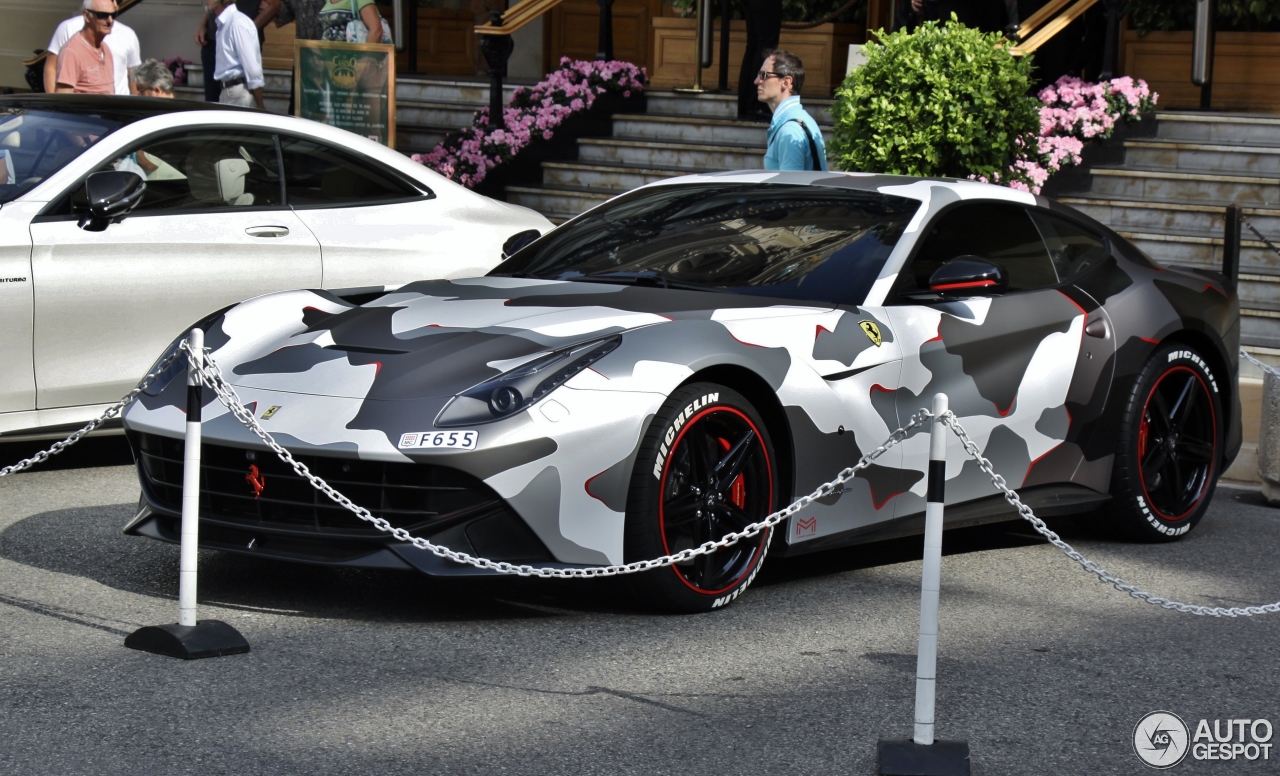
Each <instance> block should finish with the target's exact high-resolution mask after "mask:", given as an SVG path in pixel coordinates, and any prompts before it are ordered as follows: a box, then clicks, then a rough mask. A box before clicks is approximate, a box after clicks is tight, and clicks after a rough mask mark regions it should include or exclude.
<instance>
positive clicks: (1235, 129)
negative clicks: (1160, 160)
mask: <svg viewBox="0 0 1280 776" xmlns="http://www.w3.org/2000/svg"><path fill="white" fill-rule="evenodd" d="M1158 118H1159V122H1160V132H1159V137H1160V139H1161V140H1176V141H1181V142H1205V143H1225V144H1228V145H1241V144H1250V145H1262V146H1271V147H1273V148H1274V147H1277V146H1280V116H1264V115H1259V114H1256V113H1237V114H1230V113H1212V114H1210V113H1160V114H1159V117H1158Z"/></svg>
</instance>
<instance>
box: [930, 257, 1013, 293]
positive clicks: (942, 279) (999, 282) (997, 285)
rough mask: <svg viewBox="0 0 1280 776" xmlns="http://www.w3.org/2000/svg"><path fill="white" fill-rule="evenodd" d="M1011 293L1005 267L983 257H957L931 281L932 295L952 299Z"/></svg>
mask: <svg viewBox="0 0 1280 776" xmlns="http://www.w3.org/2000/svg"><path fill="white" fill-rule="evenodd" d="M1008 290H1009V275H1008V274H1007V273H1006V272H1005V271H1004V267H1001V266H1000V265H999V264H996V263H995V262H992V261H987V260H986V259H984V258H982V257H981V256H972V255H966V256H957V257H955V258H954V259H952V260H951V261H948V262H947V263H945V264H943V265H942V266H941V267H938V268H937V269H936V270H934V272H933V275H931V276H930V277H929V291H932V292H934V293H936V294H940V295H942V296H944V297H949V298H958V297H965V296H999V295H1000V294H1003V293H1004V292H1005V291H1008Z"/></svg>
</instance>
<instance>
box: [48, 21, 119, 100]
mask: <svg viewBox="0 0 1280 776" xmlns="http://www.w3.org/2000/svg"><path fill="white" fill-rule="evenodd" d="M82 29H84V14H76V15H75V16H72V17H71V18H70V19H67V20H66V21H64V22H63V23H61V24H59V25H58V28H57V29H56V30H54V31H53V39H52V40H50V41H49V49H48V50H49V56H47V57H45V60H44V90H45V91H46V92H49V93H50V94H52V93H53V92H54V91H56V89H57V81H58V52H59V51H62V47H63V46H65V45H67V41H69V40H71V36H72V35H75V34H76V33H78V32H80V30H82ZM103 42H105V43H106V44H107V48H109V49H111V56H112V58H113V59H114V60H115V74H116V94H137V93H138V91H137V89H136V88H135V87H134V84H133V70H134V68H136V67H137V66H138V65H140V64H142V47H141V46H139V45H138V36H137V34H136V33H134V31H133V30H131V29H129V28H128V27H126V26H124V24H122V23H121V22H120V20H119V19H117V20H116V22H115V25H113V26H112V28H111V33H110V34H109V35H107V37H105V38H103Z"/></svg>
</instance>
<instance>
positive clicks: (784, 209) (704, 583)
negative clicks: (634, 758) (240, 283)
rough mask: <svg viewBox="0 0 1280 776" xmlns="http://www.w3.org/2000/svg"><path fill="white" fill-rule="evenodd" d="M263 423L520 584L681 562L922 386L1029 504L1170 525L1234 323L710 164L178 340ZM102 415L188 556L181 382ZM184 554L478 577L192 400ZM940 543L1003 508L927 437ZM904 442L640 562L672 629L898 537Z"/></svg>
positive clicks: (1014, 228) (1135, 263)
mask: <svg viewBox="0 0 1280 776" xmlns="http://www.w3.org/2000/svg"><path fill="white" fill-rule="evenodd" d="M198 325H199V326H200V327H201V328H203V329H204V330H205V331H206V332H207V334H206V343H207V345H208V346H209V347H211V348H212V352H213V357H214V359H216V361H217V363H218V364H219V365H220V366H221V368H222V370H223V373H224V374H225V375H226V377H227V379H228V381H229V382H230V383H231V384H233V385H234V386H235V388H236V390H237V391H238V392H239V394H240V396H241V397H242V398H243V400H244V402H245V403H246V405H247V406H249V407H250V408H251V409H252V411H253V412H254V413H255V415H256V417H258V418H260V423H261V424H262V426H263V427H264V428H265V429H266V430H268V431H269V432H270V433H271V434H273V435H274V437H275V438H276V439H277V440H279V441H280V442H281V443H282V444H284V445H285V446H286V447H287V448H289V450H290V451H291V452H293V453H294V454H295V455H296V456H297V457H298V458H299V459H300V460H302V461H304V462H305V463H306V464H307V465H308V466H310V467H311V469H312V470H313V471H315V472H316V473H317V474H319V475H320V476H322V477H324V478H325V479H326V480H328V481H329V482H330V483H331V484H332V485H334V486H335V487H336V488H337V489H338V490H340V491H341V492H343V493H345V494H346V495H347V496H349V497H350V498H351V499H353V500H354V501H355V502H356V503H358V504H360V505H362V506H364V507H367V508H368V509H370V510H371V511H372V512H373V513H374V514H375V515H379V516H381V517H383V518H385V519H387V520H388V521H390V522H391V523H392V524H394V525H397V526H401V527H404V528H405V529H407V530H409V531H410V532H411V533H412V534H415V535H417V536H421V537H424V538H428V539H430V540H431V541H432V542H435V543H437V544H443V545H446V546H448V547H450V548H453V549H456V550H461V551H465V552H467V553H470V554H473V555H477V556H481V557H486V558H490V559H493V560H505V561H512V562H516V561H518V562H523V563H530V564H534V565H549V566H562V567H563V566H574V565H597V564H612V563H619V562H623V561H632V560H641V559H646V558H653V557H657V556H660V555H664V554H667V553H671V552H675V551H678V550H681V549H684V548H689V547H695V546H698V545H701V544H703V543H704V542H706V541H708V540H710V539H716V538H719V537H720V536H722V535H724V534H725V533H728V532H729V531H731V530H734V529H736V528H738V527H741V526H745V525H747V524H749V523H752V522H755V521H758V520H760V519H762V518H764V517H765V516H767V515H768V514H770V513H771V512H772V511H774V510H776V509H778V508H780V507H782V506H785V505H786V504H788V503H790V502H791V501H792V500H794V499H795V498H797V497H798V496H800V495H804V494H807V493H810V492H812V491H813V490H814V489H815V488H816V487H817V486H818V485H819V484H821V483H823V482H826V481H828V480H830V479H832V478H833V477H834V476H835V475H836V474H837V473H838V472H839V471H840V470H841V469H843V468H845V467H848V466H851V465H853V464H854V463H855V462H856V461H857V460H858V459H859V457H860V456H861V455H863V454H864V453H865V452H867V451H868V450H872V449H874V448H876V447H877V446H879V445H880V444H881V443H883V442H884V441H885V439H886V438H887V437H888V436H889V435H890V433H891V432H892V431H893V430H894V429H896V428H898V427H899V426H901V425H903V424H904V422H905V421H906V420H907V419H908V418H910V416H911V415H912V414H913V413H915V412H916V411H917V410H919V409H920V408H922V407H927V406H929V404H930V401H931V398H932V397H933V395H934V394H935V393H938V392H943V393H946V394H947V396H948V397H949V398H950V406H951V408H952V409H953V410H954V411H955V413H956V414H957V416H958V418H959V421H960V422H961V423H962V424H963V426H964V427H965V429H967V430H968V432H969V434H970V435H971V436H972V438H973V439H974V440H975V441H976V443H977V444H978V445H979V447H981V449H982V451H983V454H984V455H985V456H986V457H988V458H989V459H991V461H992V462H993V463H994V465H995V470H996V471H997V472H998V473H999V474H1001V475H1003V476H1004V478H1005V479H1006V480H1007V481H1008V483H1009V484H1010V485H1011V486H1013V487H1014V488H1016V489H1017V490H1018V491H1019V492H1020V493H1021V494H1022V497H1023V499H1024V500H1025V501H1026V502H1027V503H1028V504H1029V505H1030V506H1031V507H1032V508H1033V509H1035V510H1036V512H1037V513H1038V514H1040V515H1046V516H1047V515H1056V514H1063V513H1068V512H1092V513H1094V514H1096V515H1097V516H1098V519H1099V520H1101V521H1103V522H1104V523H1107V524H1109V525H1111V526H1113V527H1114V528H1115V529H1117V530H1119V531H1122V532H1124V533H1127V534H1129V535H1130V536H1134V537H1137V538H1141V539H1148V540H1155V541H1163V540H1171V539H1175V538H1178V537H1180V536H1183V535H1184V534H1186V533H1187V532H1188V531H1190V530H1191V529H1192V528H1193V527H1194V526H1195V525H1196V523H1197V521H1199V520H1200V519H1201V517H1202V516H1203V515H1204V513H1205V509H1206V506H1207V504H1208V502H1209V500H1210V497H1211V495H1212V493H1213V489H1214V485H1215V483H1216V480H1217V478H1218V476H1219V474H1220V473H1221V472H1222V470H1223V469H1224V467H1226V466H1227V465H1228V464H1229V463H1230V462H1231V460H1232V459H1233V457H1234V456H1235V454H1236V452H1237V450H1238V449H1239V447H1240V440H1241V434H1240V407H1239V399H1238V397H1237V394H1236V391H1235V385H1236V377H1237V360H1236V353H1237V345H1238V340H1239V303H1238V300H1237V297H1236V294H1235V290H1234V283H1233V282H1232V280H1231V279H1230V278H1228V277H1227V275H1224V274H1223V273H1221V272H1217V271H1213V270H1208V269H1205V270H1197V271H1194V272H1191V271H1177V270H1174V269H1170V268H1168V267H1163V266H1161V265H1159V264H1157V263H1156V262H1155V261H1153V260H1152V259H1151V258H1149V257H1147V256H1146V255H1145V254H1143V253H1142V252H1141V251H1139V250H1137V249H1136V248H1134V247H1133V246H1132V245H1130V244H1129V243H1128V242H1126V241H1125V240H1124V239H1123V238H1121V237H1120V236H1118V235H1116V234H1115V233H1114V232H1112V231H1110V230H1109V229H1107V228H1106V227H1103V226H1101V225H1099V224H1098V223H1096V222H1094V221H1092V220H1090V219H1088V218H1086V217H1084V216H1082V215H1080V214H1079V213H1077V212H1075V211H1073V210H1071V209H1070V208H1067V207H1065V206H1063V205H1060V204H1057V203H1055V202H1052V201H1050V200H1047V199H1044V198H1041V197H1036V196H1033V195H1031V194H1028V193H1024V192H1019V191H1014V190H1011V189H1007V188H1001V187H996V186H989V185H985V184H980V183H975V182H968V181H951V180H946V181H943V180H926V179H916V178H904V177H893V176H881V175H860V174H831V173H765V172H752V173H724V174H709V175H699V176H691V177H685V178H679V179H674V180H671V181H667V182H664V183H660V184H654V185H650V186H647V187H645V188H642V189H638V190H636V191H633V192H630V193H628V194H625V195H623V196H620V197H618V198H616V199H614V200H611V201H609V202H607V203H605V204H603V205H601V206H600V207H597V208H595V209H594V210H592V211H590V212H588V213H586V214H584V215H582V216H580V217H578V218H575V219H573V220H572V221H570V222H568V223H566V224H564V225H563V226H561V227H559V228H558V229H555V230H554V231H552V232H550V233H549V234H547V235H545V236H543V237H542V238H540V239H538V240H536V241H534V242H532V243H531V244H528V245H526V246H524V247H522V248H520V249H519V250H517V251H516V252H515V253H514V254H513V255H511V256H510V257H509V258H507V259H506V260H505V261H504V262H503V263H502V264H501V265H499V266H498V268H497V269H496V270H494V271H493V272H492V273H491V274H489V275H488V276H485V277H477V278H471V279H466V280H439V281H425V282H419V283H412V284H410V285H406V286H402V287H399V288H395V289H377V290H373V291H370V290H368V289H365V290H362V291H359V292H352V293H346V294H344V293H342V292H327V291H317V290H310V291H290V292H284V293H277V294H270V295H267V296H261V297H258V298H256V299H251V300H249V301H246V302H242V303H240V304H239V305H236V306H234V307H231V308H229V309H227V310H224V311H222V312H221V313H219V314H217V315H215V316H213V317H211V318H209V319H206V320H204V321H201V322H200V323H199V324H198ZM180 374H181V367H180V366H178V367H174V368H173V369H171V370H170V371H169V373H168V374H166V375H165V376H164V378H163V379H161V380H159V381H158V382H157V383H156V384H155V385H154V386H153V387H152V388H151V389H149V391H148V393H147V395H144V396H143V397H141V399H140V400H139V401H137V402H136V403H135V404H134V405H133V406H132V407H130V409H129V410H128V412H127V415H126V418H125V425H126V430H127V433H128V437H129V440H130V443H131V444H132V446H133V450H134V454H135V456H136V459H137V463H138V471H139V474H140V476H141V480H142V489H143V494H144V500H145V504H144V508H143V509H142V511H141V512H140V514H139V515H138V517H137V518H135V519H134V520H133V521H132V522H131V523H130V525H129V526H128V528H127V531H128V532H130V533H134V534H139V535H143V536H150V537H153V538H156V539H162V540H166V541H176V540H177V539H178V537H179V520H178V515H179V513H180V504H181V483H182V434H183V426H184V421H185V415H184V407H185V386H184V381H183V380H181V379H175V378H177V377H179V375H180ZM204 398H205V402H206V406H205V408H204V418H205V423H204V440H205V444H204V448H203V464H202V466H203V469H202V483H203V491H202V493H201V502H200V503H201V524H200V543H201V545H202V546H204V547H210V548H217V549H222V550H227V551H230V552H238V553H247V554H251V555H257V556H262V557H270V558H279V559H282V560H294V561H304V562H312V563H326V564H338V565H346V566H358V567H376V568H400V569H418V570H420V571H422V572H425V573H427V574H433V575H465V574H475V573H485V572H480V571H478V570H476V569H474V568H472V567H469V566H463V565H461V564H458V563H455V562H453V561H449V560H444V559H441V558H438V557H436V556H434V555H432V554H431V553H429V552H427V551H424V550H419V549H417V548H415V547H414V546H413V545H411V544H406V543H402V542H399V541H396V540H395V539H394V538H392V537H391V536H389V535H387V534H384V533H381V532H379V531H377V530H376V529H375V528H374V527H373V526H372V525H369V524H367V523H365V522H362V521H361V520H359V519H358V518H356V517H355V516H353V515H352V514H350V513H349V512H346V511H344V510H343V509H342V508H340V507H339V506H337V505H336V504H334V503H332V502H331V501H330V500H328V499H327V498H326V497H325V496H324V495H322V494H321V493H319V492H317V491H316V490H315V489H314V488H312V487H311V485H309V484H308V483H307V482H306V481H304V480H303V479H301V478H299V477H298V476H297V475H295V474H294V473H293V472H292V471H291V470H290V469H288V468H287V467H286V466H285V465H284V464H282V463H281V462H280V461H279V460H278V459H277V458H276V457H275V456H274V455H272V454H271V453H270V452H269V450H267V449H266V448H264V447H263V446H262V444H261V443H260V442H258V441H257V439H256V437H254V436H252V434H251V433H250V432H249V431H247V430H246V429H245V428H244V427H243V426H242V425H241V424H240V423H238V422H237V421H236V420H235V419H234V418H233V417H232V416H231V415H230V414H228V413H227V411H226V410H225V409H224V408H223V407H222V406H221V405H219V404H218V403H217V401H216V400H215V398H214V396H213V394H212V392H211V391H208V390H206V393H205V396H204ZM949 444H950V446H949V448H948V459H947V468H946V477H947V479H946V501H947V504H948V508H947V511H946V519H947V523H948V525H950V526H959V525H966V524H973V523H977V522H983V521H991V520H1003V519H1009V518H1010V517H1012V516H1013V513H1012V511H1011V510H1010V509H1009V507H1008V506H1007V504H1006V503H1005V502H1004V501H1003V499H1002V498H1001V497H1000V496H999V495H997V493H996V491H995V489H994V488H993V487H992V484H991V481H990V479H989V478H988V477H987V476H986V475H984V474H983V473H982V472H981V471H979V469H978V467H977V465H976V464H975V463H974V461H972V460H970V459H968V458H967V457H966V456H965V455H964V452H963V450H962V449H961V447H960V443H959V441H958V440H956V439H952V440H951V441H950V443H949ZM927 449H928V434H927V433H924V432H920V433H914V434H913V435H912V436H911V437H910V438H909V439H907V440H906V442H905V443H904V444H901V445H899V446H896V447H893V448H892V449H890V450H889V451H888V452H887V453H886V454H884V455H882V456H881V457H880V458H879V459H878V460H877V461H876V463H875V465H873V466H871V467H870V468H868V469H865V470H863V471H861V472H859V473H858V476H857V477H856V478H855V479H853V480H851V481H849V483H847V484H846V485H845V486H844V487H843V488H842V489H841V490H839V491H838V492H836V493H833V494H831V495H830V496H828V497H826V498H823V499H822V500H821V501H819V502H816V503H814V504H812V506H810V507H809V508H807V509H805V510H804V511H803V512H801V513H800V514H797V515H795V516H794V517H792V518H790V519H789V520H788V521H787V522H785V523H782V524H780V525H779V526H778V527H777V528H776V529H774V530H773V531H772V533H766V534H762V535H760V536H758V537H756V538H754V539H750V540H743V541H740V542H738V543H737V544H735V545H732V546H729V547H726V548H724V549H721V550H719V551H717V552H714V553H712V554H709V555H704V556H700V557H698V558H696V559H694V560H691V561H688V562H686V563H682V564H677V565H675V566H672V567H668V568H662V569H657V570H652V571H648V572H645V573H643V574H639V575H634V576H633V577H632V578H631V579H632V586H633V587H634V589H635V590H636V591H637V593H638V594H639V595H640V597H641V598H642V599H643V600H644V601H646V602H648V603H650V604H652V605H654V606H658V607H662V608H665V609H670V610H679V611H698V610H710V609H713V608H716V607H719V606H723V605H724V604H725V603H727V602H729V601H732V600H734V598H736V597H737V595H738V594H739V593H740V592H741V591H742V589H743V588H745V587H746V585H747V584H749V583H750V581H751V580H752V579H753V578H754V576H755V573H756V571H757V569H758V568H759V565H760V563H761V562H762V560H763V559H764V557H765V554H766V549H767V550H769V551H770V552H771V553H772V555H775V556H789V555H797V554H800V553H806V552H812V551H815V550H825V549H829V548H834V547H840V546H844V545H851V544H856V543H861V542H867V541H872V540H876V539H882V538H887V537H892V536H900V535H904V534H910V533H913V532H919V531H921V530H922V526H923V512H924V506H925V485H926V483H925V470H926V468H927V459H928V451H927Z"/></svg>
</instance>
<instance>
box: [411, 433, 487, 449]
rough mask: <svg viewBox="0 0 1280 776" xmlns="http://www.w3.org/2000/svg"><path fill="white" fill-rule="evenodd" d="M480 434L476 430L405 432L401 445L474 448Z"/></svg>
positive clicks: (419, 447)
mask: <svg viewBox="0 0 1280 776" xmlns="http://www.w3.org/2000/svg"><path fill="white" fill-rule="evenodd" d="M479 439H480V434H478V433H477V432H475V431H423V432H413V433H409V434H404V435H402V436H401V437H400V447H402V448H415V449H422V448H428V449H431V450H448V449H455V450H474V449H475V448H476V442H477V441H479Z"/></svg>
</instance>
